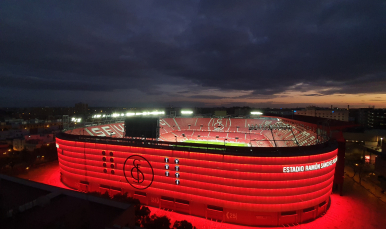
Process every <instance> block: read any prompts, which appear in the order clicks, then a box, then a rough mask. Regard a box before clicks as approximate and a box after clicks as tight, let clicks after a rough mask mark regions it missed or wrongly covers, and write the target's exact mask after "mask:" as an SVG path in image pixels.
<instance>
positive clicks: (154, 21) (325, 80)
mask: <svg viewBox="0 0 386 229" xmlns="http://www.w3.org/2000/svg"><path fill="white" fill-rule="evenodd" d="M384 12H386V3H385V2H384V1H371V2H363V1H350V2H347V1H333V2H331V1H327V0H324V1H312V2H309V1H291V2H286V1H242V2H239V1H198V0H195V1H187V2H169V1H140V2H131V1H113V2H111V1H107V2H106V1H93V2H92V4H91V5H90V4H87V2H86V1H83V0H82V1H79V0H78V1H65V2H64V1H50V2H49V3H46V2H45V1H40V0H38V1H33V2H30V1H25V0H21V1H17V2H15V1H2V2H1V3H0V21H1V22H2V33H1V34H0V49H1V50H2V52H1V53H0V82H1V84H0V90H1V92H2V93H1V94H0V107H39V106H50V107H53V106H73V105H74V104H75V103H77V102H85V103H88V104H89V106H93V107H96V106H110V107H112V106H121V107H130V106H131V107H152V106H154V107H160V106H168V105H173V106H180V107H193V106H196V107H209V106H225V107H230V106H251V107H273V108H288V107H291V108H292V107H306V106H309V105H316V106H321V107H330V106H331V105H333V106H334V107H342V108H344V107H347V105H350V108H360V107H363V108H366V107H369V106H375V107H376V108H385V107H386V87H385V85H386V68H385V66H386V43H385V42H384V37H386V29H385V26H384V23H383V22H384V21H385V20H386V14H385V13H384Z"/></svg>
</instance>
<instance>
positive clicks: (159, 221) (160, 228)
mask: <svg viewBox="0 0 386 229" xmlns="http://www.w3.org/2000/svg"><path fill="white" fill-rule="evenodd" d="M170 224H171V223H170V219H169V218H168V217H167V216H161V217H159V216H156V215H152V216H151V217H150V220H149V221H148V222H146V223H145V225H144V226H145V227H146V228H147V229H170Z"/></svg>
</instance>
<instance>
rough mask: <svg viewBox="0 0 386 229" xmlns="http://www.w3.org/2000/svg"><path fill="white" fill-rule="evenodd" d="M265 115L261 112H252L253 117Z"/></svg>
mask: <svg viewBox="0 0 386 229" xmlns="http://www.w3.org/2000/svg"><path fill="white" fill-rule="evenodd" d="M262 114H263V113H261V112H260V111H252V112H251V115H262Z"/></svg>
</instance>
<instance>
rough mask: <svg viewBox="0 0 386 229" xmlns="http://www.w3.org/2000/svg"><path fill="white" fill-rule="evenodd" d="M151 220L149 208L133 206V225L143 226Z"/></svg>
mask: <svg viewBox="0 0 386 229" xmlns="http://www.w3.org/2000/svg"><path fill="white" fill-rule="evenodd" d="M150 221H151V219H150V209H149V208H148V207H146V206H141V205H136V206H135V225H137V226H140V227H144V226H145V225H147V224H148V223H149V222H150Z"/></svg>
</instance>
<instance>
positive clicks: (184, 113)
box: [181, 111, 193, 115]
mask: <svg viewBox="0 0 386 229" xmlns="http://www.w3.org/2000/svg"><path fill="white" fill-rule="evenodd" d="M181 114H183V115H190V114H193V111H181Z"/></svg>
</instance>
